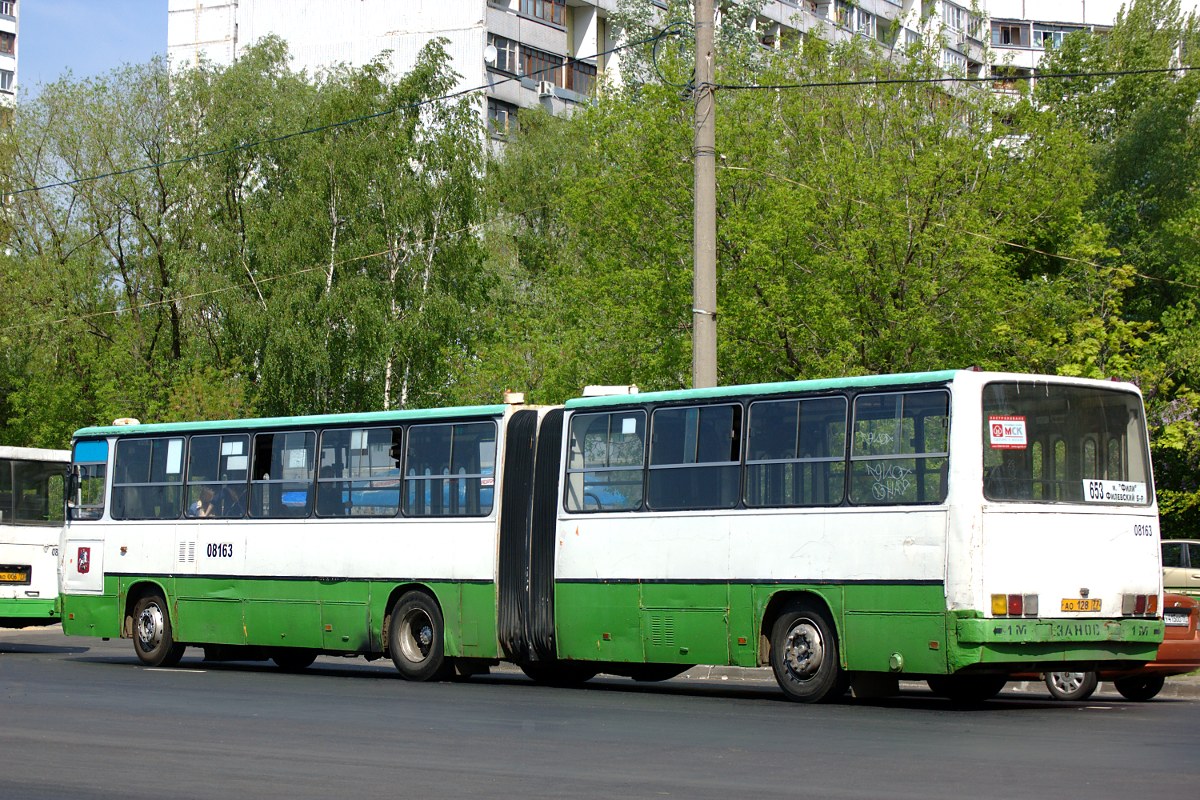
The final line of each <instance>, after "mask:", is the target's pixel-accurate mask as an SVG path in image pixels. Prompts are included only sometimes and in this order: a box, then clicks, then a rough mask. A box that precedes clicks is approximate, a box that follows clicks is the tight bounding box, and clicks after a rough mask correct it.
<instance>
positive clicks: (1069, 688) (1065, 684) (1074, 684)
mask: <svg viewBox="0 0 1200 800" xmlns="http://www.w3.org/2000/svg"><path fill="white" fill-rule="evenodd" d="M1083 680H1084V673H1082V672H1051V673H1050V682H1051V683H1053V684H1054V688H1055V689H1057V690H1058V691H1059V692H1061V693H1062V694H1072V693H1074V692H1077V691H1079V689H1080V687H1082V686H1083Z"/></svg>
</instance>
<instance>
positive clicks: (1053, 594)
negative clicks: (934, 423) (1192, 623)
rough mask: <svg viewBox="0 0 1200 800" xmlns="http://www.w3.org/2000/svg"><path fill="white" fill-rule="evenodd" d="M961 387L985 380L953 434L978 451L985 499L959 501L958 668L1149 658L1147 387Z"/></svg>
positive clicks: (1152, 527)
mask: <svg viewBox="0 0 1200 800" xmlns="http://www.w3.org/2000/svg"><path fill="white" fill-rule="evenodd" d="M956 384H958V385H960V386H964V385H965V386H971V385H978V387H979V391H978V397H979V402H978V403H977V404H974V405H973V406H969V405H968V404H965V403H964V404H962V405H961V406H960V407H959V412H960V413H959V415H958V418H957V419H956V424H957V428H956V431H955V435H956V436H957V437H958V439H957V441H956V446H957V447H958V453H959V454H960V455H967V454H968V453H971V452H972V451H973V453H974V455H973V456H972V457H971V460H972V461H973V463H975V464H978V465H980V467H981V468H982V472H981V474H980V476H979V477H980V480H981V485H982V495H983V496H982V502H976V503H970V504H969V503H962V504H959V505H958V506H957V507H956V508H955V511H954V514H953V521H952V525H951V535H950V537H949V540H948V543H947V550H948V558H947V595H948V600H949V609H950V624H951V625H952V626H953V630H952V631H951V633H952V636H951V641H952V643H953V646H952V650H951V652H950V653H949V661H948V669H949V671H950V672H952V673H954V672H957V673H959V674H961V675H964V676H970V675H973V674H976V675H984V674H993V675H997V676H1003V674H1004V673H1005V672H1006V671H1007V672H1010V673H1011V672H1014V671H1024V672H1030V671H1050V670H1054V671H1061V670H1070V671H1091V670H1094V669H1097V668H1098V667H1099V666H1100V665H1103V664H1111V663H1112V662H1124V663H1129V664H1136V663H1138V662H1142V661H1147V660H1151V659H1153V658H1154V655H1155V652H1156V650H1157V648H1158V644H1159V643H1160V642H1161V641H1162V638H1163V624H1162V608H1161V595H1162V578H1161V575H1162V572H1161V568H1160V555H1159V532H1158V513H1157V508H1156V506H1155V503H1154V489H1153V482H1152V475H1151V468H1150V459H1149V450H1148V441H1147V437H1146V427H1145V417H1144V413H1143V410H1142V402H1141V397H1140V395H1139V394H1138V392H1137V390H1136V389H1135V388H1134V387H1132V386H1130V385H1128V384H1115V383H1102V382H1099V381H1068V380H1063V379H1033V378H1031V377H1014V376H996V375H987V374H984V373H963V375H962V376H961V377H960V378H959V379H958V380H957V381H956ZM972 414H978V415H979V416H978V419H976V420H971V419H970V418H969V417H970V415H972ZM976 553H978V554H979V555H978V556H977V555H976Z"/></svg>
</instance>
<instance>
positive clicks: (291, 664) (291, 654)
mask: <svg viewBox="0 0 1200 800" xmlns="http://www.w3.org/2000/svg"><path fill="white" fill-rule="evenodd" d="M271 660H272V661H274V662H275V666H277V667H279V668H280V669H281V670H283V671H284V672H300V671H301V670H305V669H308V668H309V667H310V666H312V663H313V662H314V661H316V660H317V651H316V650H306V649H304V648H302V647H280V648H278V649H276V650H272V651H271Z"/></svg>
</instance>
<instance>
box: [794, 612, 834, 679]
mask: <svg viewBox="0 0 1200 800" xmlns="http://www.w3.org/2000/svg"><path fill="white" fill-rule="evenodd" d="M824 660H825V646H824V644H823V643H822V641H821V632H820V631H819V630H818V629H817V627H816V626H815V625H813V624H812V623H811V622H809V621H808V620H801V621H800V622H798V623H796V625H795V626H793V627H792V629H791V630H790V631H788V635H787V641H786V643H785V649H784V664H785V665H786V666H787V670H788V672H789V673H791V674H792V675H793V676H795V677H796V678H798V679H800V680H806V679H808V678H811V677H812V676H813V675H815V674H817V671H818V670H819V669H820V668H821V663H822V662H823V661H824Z"/></svg>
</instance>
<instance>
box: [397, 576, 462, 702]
mask: <svg viewBox="0 0 1200 800" xmlns="http://www.w3.org/2000/svg"><path fill="white" fill-rule="evenodd" d="M388 651H389V652H390V654H391V656H392V663H393V664H395V665H396V670H397V671H398V672H399V673H400V677H402V678H404V679H405V680H408V681H430V680H442V679H444V678H448V677H450V676H451V675H452V674H453V671H454V665H453V664H452V663H450V661H448V660H447V659H446V625H445V622H444V621H443V619H442V611H441V609H440V608H438V604H437V603H435V602H434V600H433V598H432V597H430V596H429V595H427V594H425V593H424V592H418V591H411V592H406V593H405V594H404V595H402V596H401V597H400V599H399V600H398V601H397V602H396V606H395V608H393V609H392V618H391V623H390V624H389V625H388Z"/></svg>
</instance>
